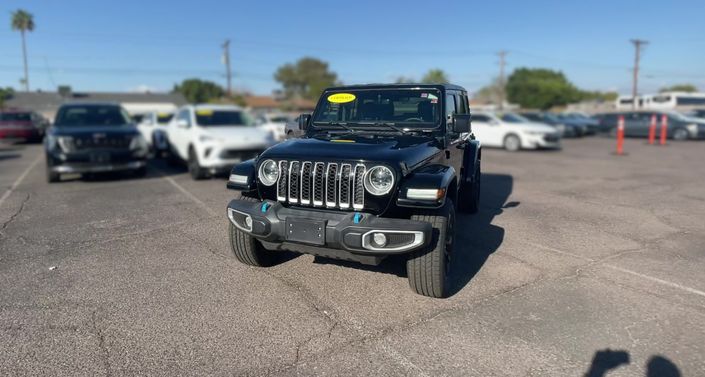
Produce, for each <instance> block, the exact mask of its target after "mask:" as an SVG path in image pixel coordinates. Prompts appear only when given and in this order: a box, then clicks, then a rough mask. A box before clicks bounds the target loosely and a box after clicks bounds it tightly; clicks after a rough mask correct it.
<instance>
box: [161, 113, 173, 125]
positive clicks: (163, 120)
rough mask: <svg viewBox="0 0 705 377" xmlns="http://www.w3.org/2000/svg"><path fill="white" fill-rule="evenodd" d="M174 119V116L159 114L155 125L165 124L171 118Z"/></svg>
mask: <svg viewBox="0 0 705 377" xmlns="http://www.w3.org/2000/svg"><path fill="white" fill-rule="evenodd" d="M173 117H174V114H169V113H163V114H162V113H159V114H157V123H159V124H167V123H169V121H170V120H171V118H173Z"/></svg>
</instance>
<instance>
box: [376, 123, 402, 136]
mask: <svg viewBox="0 0 705 377" xmlns="http://www.w3.org/2000/svg"><path fill="white" fill-rule="evenodd" d="M372 127H387V128H389V129H391V130H394V131H397V132H399V133H400V134H403V135H408V134H410V133H411V132H409V130H405V129H402V128H399V127H397V126H396V123H394V122H376V123H373V124H372Z"/></svg>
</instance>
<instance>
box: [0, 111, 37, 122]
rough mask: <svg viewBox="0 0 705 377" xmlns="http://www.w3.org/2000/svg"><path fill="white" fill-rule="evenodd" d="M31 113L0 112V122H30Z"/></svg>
mask: <svg viewBox="0 0 705 377" xmlns="http://www.w3.org/2000/svg"><path fill="white" fill-rule="evenodd" d="M31 120H32V115H31V114H30V113H0V122H30V121H31Z"/></svg>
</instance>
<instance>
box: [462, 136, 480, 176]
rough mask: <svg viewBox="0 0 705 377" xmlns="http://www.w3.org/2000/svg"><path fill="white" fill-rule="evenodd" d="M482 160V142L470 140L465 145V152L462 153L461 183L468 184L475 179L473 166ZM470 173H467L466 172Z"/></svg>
mask: <svg viewBox="0 0 705 377" xmlns="http://www.w3.org/2000/svg"><path fill="white" fill-rule="evenodd" d="M481 160H482V144H481V143H480V141H479V140H470V141H469V142H468V144H467V146H466V147H465V153H464V154H463V171H462V172H461V177H462V183H463V184H469V183H473V181H474V179H475V174H472V172H474V171H475V170H474V168H475V166H477V164H479V163H480V161H481ZM468 172H469V173H470V174H467V173H468Z"/></svg>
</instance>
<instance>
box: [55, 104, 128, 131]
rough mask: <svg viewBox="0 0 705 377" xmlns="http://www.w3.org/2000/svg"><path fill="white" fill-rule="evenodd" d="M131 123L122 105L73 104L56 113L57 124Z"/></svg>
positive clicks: (110, 124)
mask: <svg viewBox="0 0 705 377" xmlns="http://www.w3.org/2000/svg"><path fill="white" fill-rule="evenodd" d="M126 124H130V116H129V115H127V113H126V112H125V110H123V109H122V108H121V107H120V106H114V105H85V106H79V105H72V106H64V107H62V108H61V109H60V110H59V113H58V114H57V115H56V122H55V123H54V125H55V126H58V127H79V126H123V125H126Z"/></svg>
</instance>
